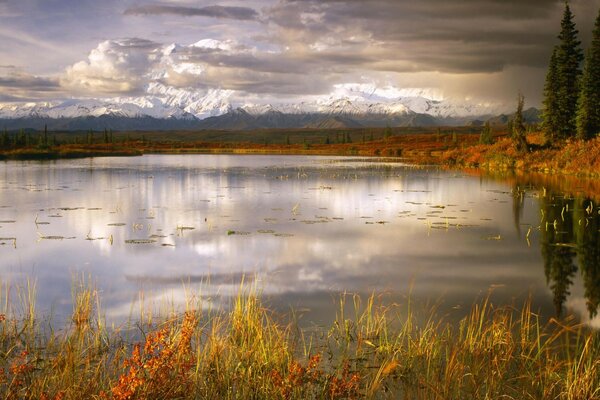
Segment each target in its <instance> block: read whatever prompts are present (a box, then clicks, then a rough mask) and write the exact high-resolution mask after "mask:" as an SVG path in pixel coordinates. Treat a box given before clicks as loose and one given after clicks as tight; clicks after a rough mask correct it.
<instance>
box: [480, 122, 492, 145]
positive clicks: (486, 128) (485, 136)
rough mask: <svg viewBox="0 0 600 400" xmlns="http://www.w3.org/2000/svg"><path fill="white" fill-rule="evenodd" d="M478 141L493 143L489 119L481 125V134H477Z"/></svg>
mask: <svg viewBox="0 0 600 400" xmlns="http://www.w3.org/2000/svg"><path fill="white" fill-rule="evenodd" d="M479 143H481V144H492V143H494V138H493V137H492V127H491V126H490V121H486V122H485V124H484V125H483V130H482V131H481V135H480V136H479Z"/></svg>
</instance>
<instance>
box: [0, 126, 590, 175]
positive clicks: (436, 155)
mask: <svg viewBox="0 0 600 400" xmlns="http://www.w3.org/2000/svg"><path fill="white" fill-rule="evenodd" d="M477 130H478V128H472V127H463V128H452V129H450V128H444V129H440V130H439V131H435V132H432V131H431V130H429V131H427V130H425V129H421V130H419V129H413V130H410V129H408V128H395V130H394V131H392V133H391V134H390V135H389V136H385V135H384V132H383V130H381V129H380V130H374V133H373V132H370V130H366V129H363V130H355V131H351V130H350V131H336V130H332V131H318V130H300V131H289V132H288V131H279V130H275V131H265V132H262V131H259V132H187V133H186V132H172V133H166V132H154V133H153V132H144V133H137V136H139V137H136V138H133V134H125V133H116V134H115V138H114V140H115V143H93V144H70V143H64V144H60V145H56V146H49V147H46V148H39V147H35V146H32V147H23V148H14V149H12V148H11V149H5V150H1V151H0V159H20V160H26V159H33V160H35V159H59V158H80V157H101V156H135V155H142V154H288V155H324V156H325V155H330V156H333V155H339V156H367V157H371V156H375V157H378V156H382V157H399V158H402V159H403V160H406V161H407V162H411V163H416V164H435V165H443V166H448V167H452V168H481V169H486V170H494V171H498V170H514V171H521V172H541V173H545V174H559V175H561V174H562V175H579V176H586V177H599V176H600V138H596V139H594V140H590V141H585V142H584V141H578V140H573V141H565V142H561V143H557V144H556V145H555V146H553V147H549V146H545V145H543V143H544V139H543V136H542V134H540V133H534V134H530V135H528V137H527V140H528V142H529V144H530V148H531V151H530V152H529V153H519V152H517V151H516V150H515V148H514V146H513V144H512V141H511V139H510V138H509V137H508V135H507V134H506V132H503V131H499V132H496V134H495V138H494V144H492V145H482V144H479V133H477ZM65 135H66V134H65ZM169 135H172V136H169ZM59 137H60V138H61V139H63V140H67V139H68V136H65V138H63V137H62V136H59ZM111 137H112V136H111ZM169 137H171V139H169Z"/></svg>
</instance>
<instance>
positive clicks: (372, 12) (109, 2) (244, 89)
mask: <svg viewBox="0 0 600 400" xmlns="http://www.w3.org/2000/svg"><path fill="white" fill-rule="evenodd" d="M571 7H572V9H573V12H574V14H575V19H576V23H577V27H578V29H579V31H580V37H581V39H582V42H583V45H584V46H587V45H588V44H589V42H590V38H591V31H592V29H593V24H594V21H595V18H596V16H597V15H598V11H599V9H600V0H572V1H571ZM563 9H564V1H563V0H527V1H523V0H420V1H412V0H411V1H405V0H319V1H317V0H244V1H242V0H237V1H215V0H200V1H187V0H166V1H161V2H150V1H145V0H119V1H117V0H101V1H100V0H0V102H15V101H46V100H60V99H69V98H110V97H115V96H119V97H129V96H142V95H145V94H147V93H148V92H149V89H148V88H149V87H151V85H152V84H161V85H164V86H165V87H168V88H174V89H177V88H182V89H190V90H193V91H197V92H200V93H210V92H211V91H228V93H232V94H234V97H235V98H237V99H239V100H240V101H247V102H252V103H261V102H262V103H266V102H271V103H272V102H294V101H305V100H307V99H313V98H315V96H316V97H318V96H330V95H331V94H332V93H335V92H336V91H337V92H339V91H340V88H346V87H367V88H377V89H378V90H380V93H386V94H387V95H389V96H399V95H403V94H406V93H414V91H415V90H417V91H419V93H426V94H429V96H430V97H438V98H456V99H461V100H466V101H473V102H510V101H513V100H514V99H516V95H517V93H518V92H519V91H521V92H523V93H524V95H525V97H526V100H527V102H528V103H529V104H531V105H539V103H540V101H541V96H542V88H543V84H544V79H545V70H546V66H547V63H548V60H549V58H550V54H551V52H552V47H553V46H554V45H555V44H556V42H557V39H556V36H557V34H558V31H559V29H560V19H561V16H562V12H563ZM515 101H516V100H515Z"/></svg>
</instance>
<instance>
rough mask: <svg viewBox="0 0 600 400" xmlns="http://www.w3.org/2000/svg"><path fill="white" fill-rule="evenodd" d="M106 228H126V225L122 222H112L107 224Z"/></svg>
mask: <svg viewBox="0 0 600 400" xmlns="http://www.w3.org/2000/svg"><path fill="white" fill-rule="evenodd" d="M108 226H127V224H126V223H123V222H113V223H111V224H108Z"/></svg>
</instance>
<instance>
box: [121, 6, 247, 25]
mask: <svg viewBox="0 0 600 400" xmlns="http://www.w3.org/2000/svg"><path fill="white" fill-rule="evenodd" d="M164 14H168V15H177V16H182V17H196V16H200V17H212V18H227V19H237V20H242V21H247V20H253V19H256V18H257V17H258V13H257V12H256V10H254V9H252V8H248V7H227V6H207V7H182V6H171V5H159V4H154V5H147V6H138V7H131V8H128V9H127V10H126V11H125V15H164Z"/></svg>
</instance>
